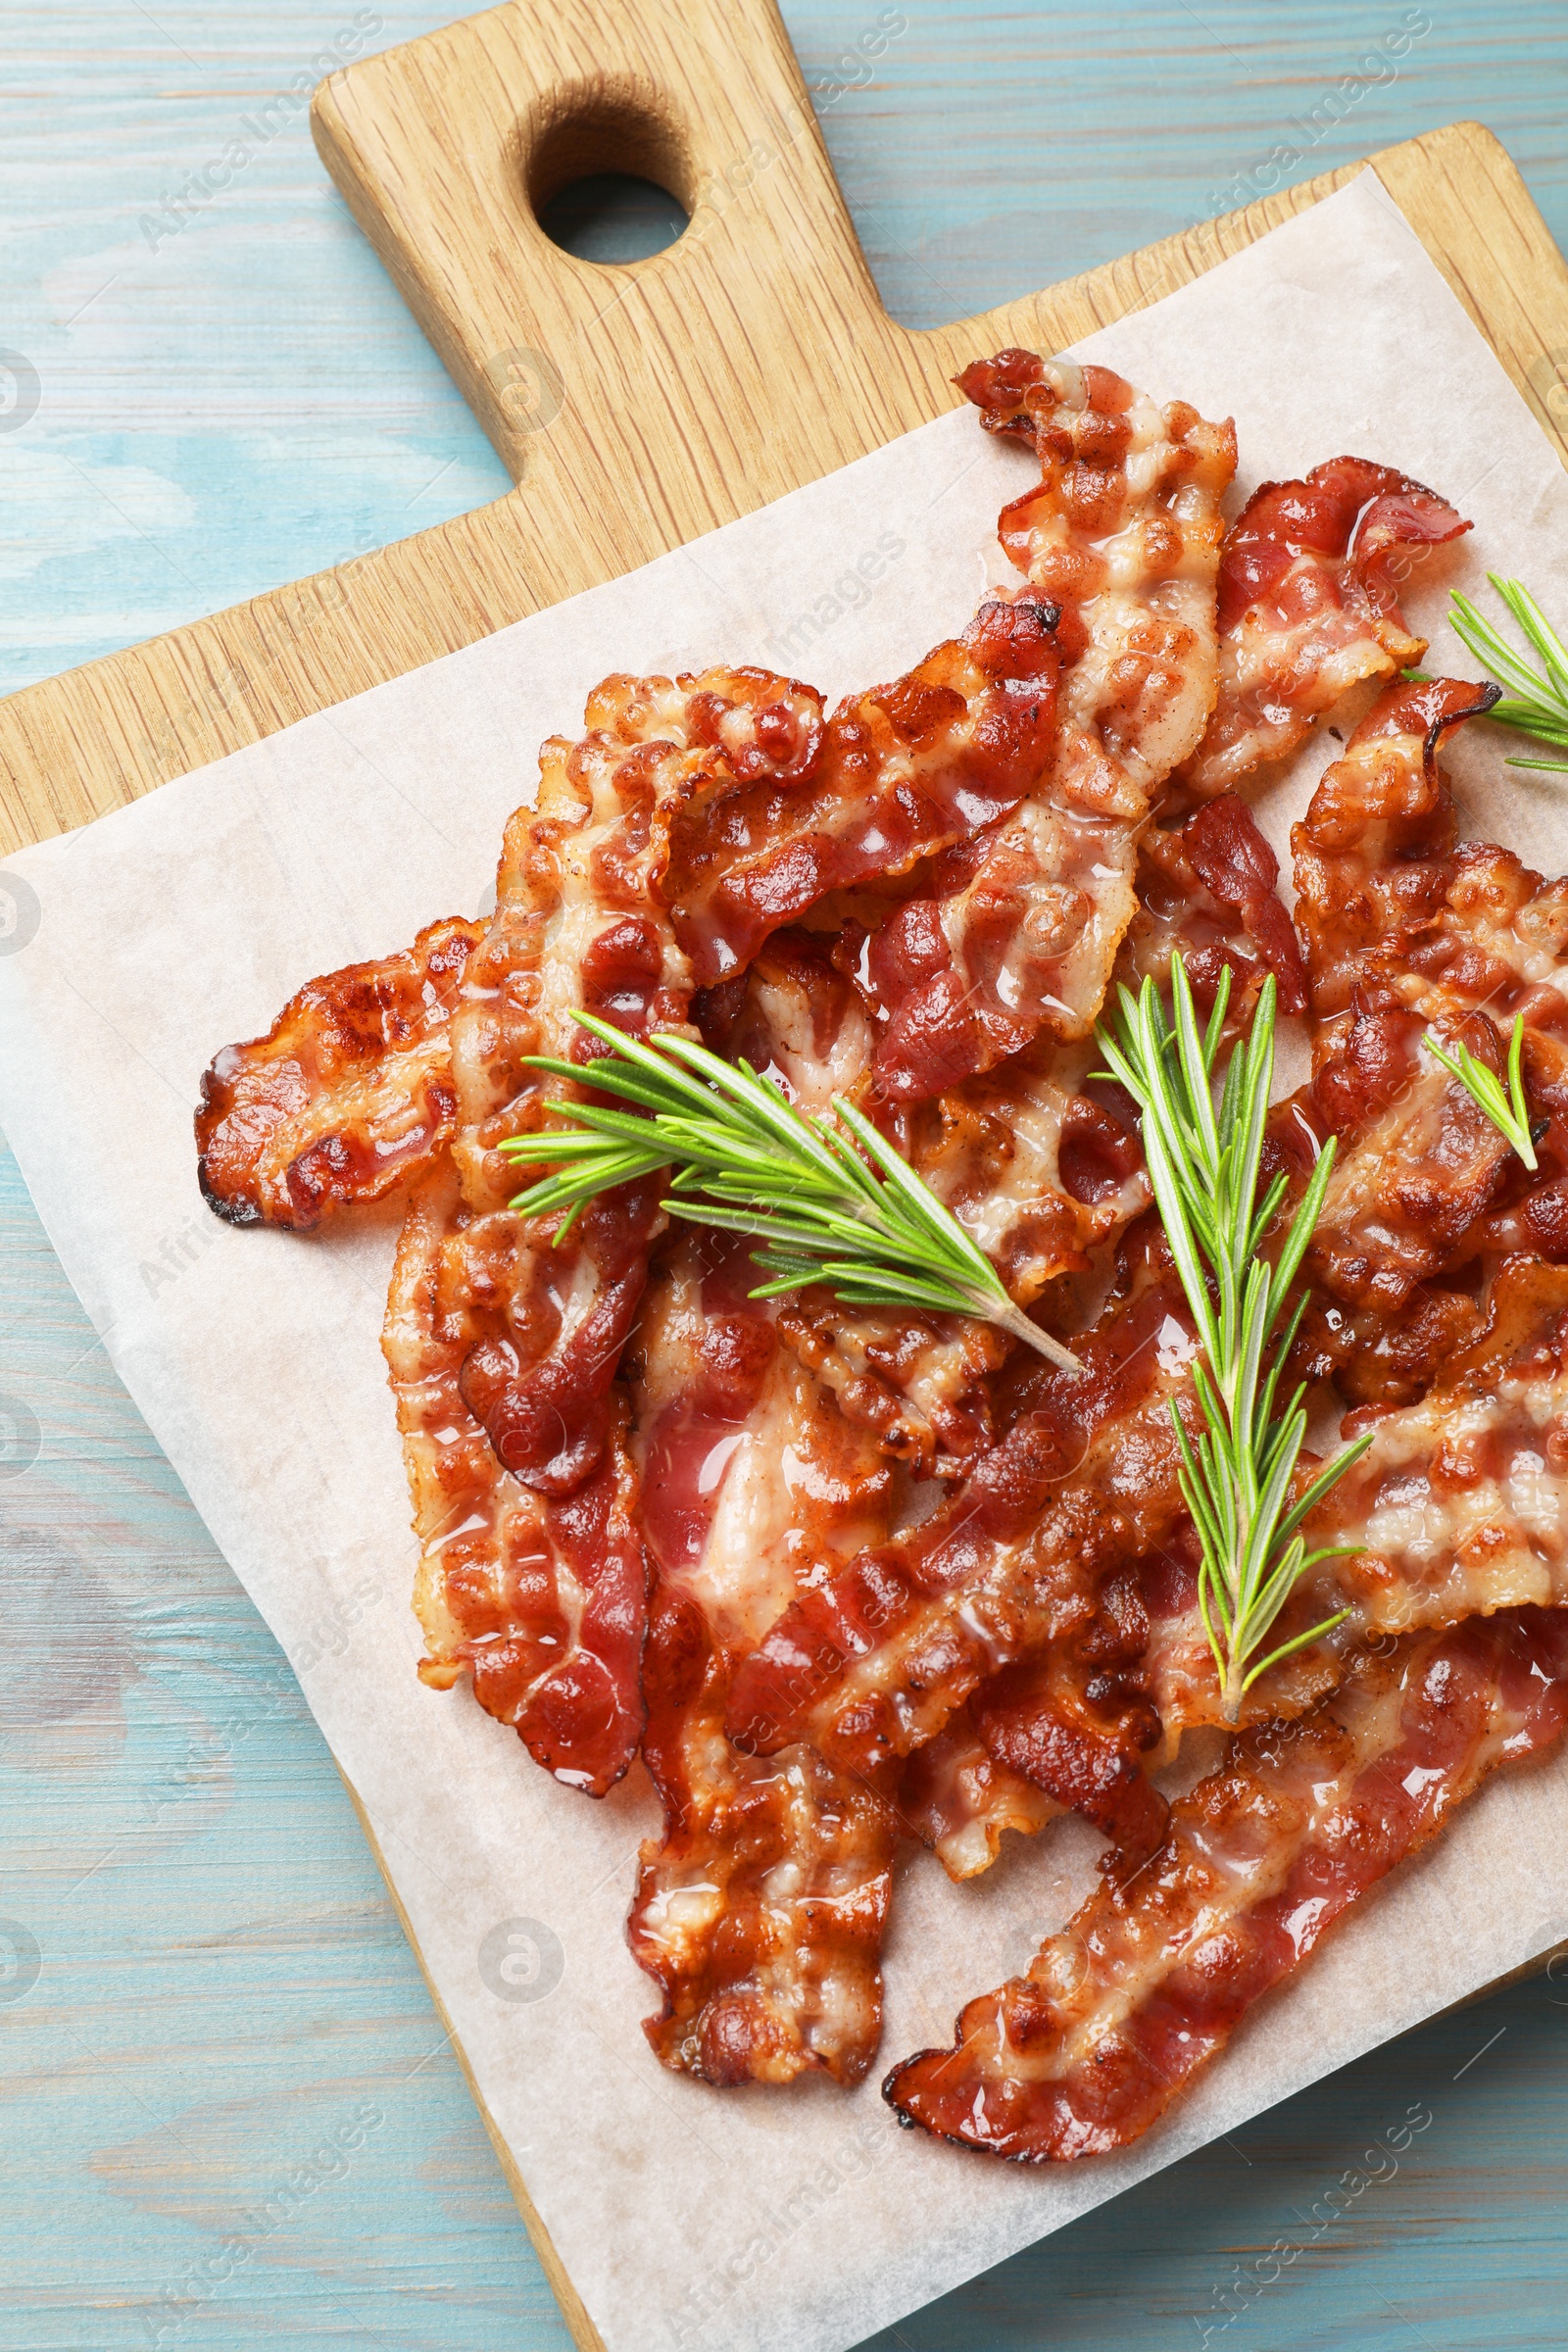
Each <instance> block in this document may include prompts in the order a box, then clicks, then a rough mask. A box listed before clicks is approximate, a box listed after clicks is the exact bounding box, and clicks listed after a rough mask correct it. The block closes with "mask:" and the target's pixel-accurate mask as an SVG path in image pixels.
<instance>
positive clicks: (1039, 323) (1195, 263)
mask: <svg viewBox="0 0 1568 2352" xmlns="http://www.w3.org/2000/svg"><path fill="white" fill-rule="evenodd" d="M496 14H513V12H496ZM1469 129H1472V131H1474V127H1469ZM1444 139H1448V141H1452V139H1460V141H1464V139H1467V131H1464V129H1460V131H1455V134H1439V139H1437V141H1415V143H1413V146H1410V148H1405V151H1392V153H1390V155H1385V158H1380V170H1382V174H1385V181H1387V183H1390V186H1392V188H1394V193H1397V195H1398V200H1401V202H1403V205H1405V210H1408V212H1410V217H1413V219H1415V217H1417V210H1420V207H1422V205H1425V202H1427V198H1432V219H1437V217H1439V214H1444V207H1448V214H1450V228H1452V245H1446V247H1444V249H1441V252H1439V259H1444V257H1446V254H1448V252H1467V249H1469V247H1474V242H1476V221H1479V217H1481V214H1486V217H1488V219H1491V207H1486V205H1484V207H1481V214H1479V212H1476V186H1474V170H1476V158H1474V155H1469V153H1464V155H1455V153H1450V155H1446V158H1439V155H1434V153H1429V151H1434V148H1437V146H1439V141H1444ZM1479 141H1481V160H1484V163H1486V155H1484V148H1486V134H1479ZM1491 146H1493V148H1495V143H1491ZM1495 153H1497V155H1499V151H1495ZM1401 158H1403V163H1401ZM1434 163H1441V172H1437V176H1434V172H1432V170H1429V165H1434ZM1398 172H1403V174H1405V186H1408V188H1410V193H1403V190H1401V186H1398ZM1345 176H1348V174H1345V172H1340V174H1333V176H1328V178H1326V181H1319V183H1314V186H1312V188H1304V190H1296V193H1293V195H1291V198H1281V200H1272V202H1269V205H1265V207H1253V214H1262V219H1260V221H1253V214H1249V217H1242V219H1237V221H1230V223H1222V225H1220V230H1218V233H1213V235H1203V233H1195V235H1187V237H1175V240H1166V245H1163V247H1152V249H1148V252H1145V254H1138V257H1131V259H1128V261H1126V264H1114V266H1109V269H1107V270H1096V272H1091V275H1089V277H1084V280H1077V282H1072V284H1067V287H1057V289H1054V292H1051V294H1046V296H1039V299H1032V301H1027V304H1013V306H1006V311H1002V313H995V316H992V318H990V319H985V322H968V324H964V327H956V329H945V334H938V336H926V339H919V341H921V365H919V388H921V390H924V393H926V395H929V398H931V400H933V402H936V407H921V410H919V414H917V417H907V418H906V421H919V417H924V414H936V410H941V407H943V405H948V402H950V395H948V390H945V386H943V381H941V376H943V371H945V369H948V367H950V365H953V363H955V360H956V358H964V355H968V353H971V351H973V348H976V339H983V341H990V343H995V341H1004V339H1025V341H1027V339H1034V341H1065V339H1067V336H1069V334H1079V331H1086V327H1091V324H1098V322H1104V319H1109V318H1116V316H1121V313H1124V311H1126V308H1133V306H1136V304H1138V301H1148V299H1154V296H1156V294H1161V292H1168V287H1171V284H1175V282H1185V277H1190V275H1195V272H1197V270H1199V269H1206V266H1208V264H1210V261H1213V259H1215V257H1218V254H1220V252H1230V249H1237V247H1239V245H1242V242H1249V240H1250V235H1255V233H1260V228H1262V225H1272V223H1274V219H1279V217H1284V214H1286V212H1293V210H1300V205H1302V202H1304V200H1312V195H1314V193H1321V190H1324V188H1328V186H1336V183H1340V181H1343V178H1345ZM1493 178H1495V183H1497V186H1495V195H1497V202H1499V212H1502V217H1504V219H1502V221H1493V230H1495V233H1497V235H1502V230H1504V228H1509V225H1511V230H1514V245H1511V247H1509V245H1507V240H1502V242H1499V247H1497V252H1499V254H1502V264H1499V269H1497V277H1499V284H1497V287H1493V284H1491V270H1479V272H1476V294H1474V296H1472V292H1469V277H1467V270H1464V269H1460V266H1450V269H1448V275H1450V282H1455V289H1457V292H1460V294H1462V299H1469V301H1472V316H1476V319H1479V324H1481V327H1484V329H1486V331H1488V334H1491V336H1493V341H1495V343H1497V348H1499V351H1502V353H1504V363H1507V365H1509V367H1511V371H1514V376H1516V381H1521V383H1526V386H1528V381H1531V367H1535V363H1538V360H1540V353H1543V351H1549V348H1561V318H1563V308H1561V304H1563V289H1561V264H1558V266H1556V275H1554V272H1551V270H1546V272H1544V277H1543V269H1540V261H1543V242H1540V240H1543V235H1544V233H1543V230H1540V221H1538V217H1535V212H1533V207H1531V205H1528V198H1523V207H1521V205H1519V202H1516V198H1519V195H1523V190H1521V183H1519V181H1516V176H1514V174H1511V167H1509V165H1507V160H1502V170H1497V172H1493ZM1413 198H1415V200H1413ZM1417 225H1420V223H1417ZM1422 235H1429V228H1427V225H1422ZM1464 237H1469V247H1467V245H1464ZM1429 242H1432V237H1429ZM1551 259H1556V257H1551ZM860 275H865V272H862V270H860ZM849 316H851V313H849V311H842V319H849ZM748 331H750V329H748ZM844 331H849V329H844ZM891 331H894V336H903V329H891ZM903 339H906V341H914V339H907V336H903ZM454 348H456V346H454ZM508 348H511V346H508ZM933 353H936V355H938V358H936V360H933V358H931V355H933ZM491 358H494V353H491ZM459 365H472V355H470V360H467V363H459ZM933 369H936V374H933ZM484 381H487V383H489V381H491V378H489V374H487V376H484ZM753 388H755V386H753ZM496 407H499V410H501V418H499V425H501V430H503V437H506V400H503V398H501V393H496ZM748 414H750V412H748ZM901 428H903V425H894V430H901ZM874 437H882V435H879V433H877V435H874ZM519 442H522V447H519V449H517V459H519V464H517V466H515V470H519V472H522V470H524V468H526V459H529V454H531V447H534V435H519ZM867 445H870V442H867ZM686 447H691V442H686ZM773 447H776V442H773V437H771V435H766V433H764V435H761V442H757V435H753V437H750V442H748V445H745V447H741V445H738V454H741V457H743V459H745V454H748V449H750V454H753V457H757V452H760V449H761V459H771V452H773ZM842 454H856V452H854V449H849V452H842ZM842 454H837V457H830V459H827V464H839V461H842ZM811 464H813V470H820V464H818V461H815V457H813V459H811ZM620 480H625V475H623V477H620ZM780 487H788V484H780ZM729 492H733V494H738V496H743V499H745V504H757V496H764V494H768V496H771V494H773V492H771V489H768V492H757V482H755V475H753V472H745V477H743V480H741V482H738V484H733V482H731V484H729ZM508 508H515V501H513V499H508V501H503V504H501V508H491V511H487V513H489V515H501V513H503V511H508ZM736 511H743V508H741V506H738V508H736ZM670 515H672V517H674V501H672V504H670ZM472 519H477V517H466V522H472ZM665 519H670V517H665ZM674 519H679V517H674ZM717 519H721V517H717ZM529 527H531V524H529ZM661 527H662V524H661ZM701 527H706V524H701ZM459 529H461V527H459V524H454V527H449V534H459ZM511 529H513V531H517V529H522V522H519V519H517V515H513V524H511ZM428 536H432V539H435V536H444V534H428ZM667 543H672V541H667ZM418 546H423V541H414V543H409V548H418ZM397 553H405V551H397ZM592 553H595V560H597V553H600V551H592ZM447 563H449V564H452V571H449V574H447V590H449V593H452V595H456V588H459V586H467V583H466V578H464V563H461V558H454V555H452V548H447ZM612 569H620V564H612ZM435 576H437V578H440V576H442V566H437V574H435ZM595 576H609V574H595ZM336 581H341V574H334V576H324V581H318V583H306V588H303V590H299V593H296V607H294V610H291V612H287V610H282V598H289V590H284V593H282V598H277V600H270V598H268V600H259V602H261V605H264V607H279V623H282V633H279V637H277V647H282V652H272V649H270V645H268V640H266V637H261V645H259V649H256V652H254V657H252V668H247V665H244V659H242V654H244V649H242V654H240V659H230V657H225V654H223V649H221V647H200V649H195V652H193V654H190V657H188V661H186V657H183V654H178V657H176V654H174V645H176V640H160V645H163V647H167V649H172V659H174V665H176V680H178V682H176V694H181V696H186V701H200V704H205V706H207V715H209V717H212V719H214V724H217V727H219V731H221V729H223V727H228V724H230V722H232V719H235V708H237V706H240V704H242V701H244V699H247V696H252V694H254V692H256V689H259V687H266V689H268V694H270V692H272V687H287V689H289V692H303V687H301V682H299V680H296V677H294V670H291V668H289V670H287V675H284V677H272V672H275V670H279V668H284V652H287V654H289V661H291V652H294V647H296V642H299V640H306V654H311V652H315V654H318V657H319V665H322V668H329V663H331V659H334V652H336V616H338V613H341V607H343V598H341V593H338V588H336V586H334V583H336ZM409 581H412V586H414V593H417V595H425V593H428V588H430V578H428V576H423V574H409ZM405 586H407V583H405V581H400V578H393V581H390V588H388V595H390V590H393V588H395V590H397V593H402V588H405ZM508 586H511V588H513V590H517V583H515V581H511V574H508ZM487 593H489V583H484V593H479V595H477V598H475V602H477V607H484V595H487ZM517 593H524V595H531V598H534V602H524V605H519V607H517V610H536V605H538V602H546V600H548V598H546V595H541V593H538V574H536V576H531V578H529V581H526V583H524V586H522V590H517ZM558 593H566V588H560V590H558ZM247 612H252V613H254V612H256V607H249V610H247ZM513 616H517V612H499V613H494V616H491V618H487V621H484V623H482V625H501V621H503V618H513ZM221 618H235V616H221ZM381 621H390V623H393V628H395V630H407V637H405V635H397V637H395V640H393V659H390V665H388V670H385V672H383V675H395V672H397V670H400V668H405V665H409V663H407V661H405V659H397V654H400V652H402V647H405V645H407V642H417V640H414V630H412V628H409V616H407V610H402V607H400V605H397V595H393V602H390V607H388V613H385V616H381ZM381 621H378V623H376V625H381ZM423 621H425V613H420V623H423ZM202 625H212V623H202ZM464 625H467V623H466V621H464ZM472 633H479V630H472ZM190 635H193V633H188V630H181V633H176V637H178V640H181V645H183V640H186V637H190ZM311 640H313V642H311ZM456 642H467V635H461V637H456ZM124 659H131V657H124ZM414 659H428V654H414ZM181 661H186V665H183V668H181ZM101 668H108V665H101ZM82 675H92V672H82ZM155 680H158V684H160V692H163V689H165V687H167V680H165V677H163V672H155ZM306 684H308V680H306ZM35 692H37V694H45V692H47V689H35ZM341 692H353V687H348V684H338V687H334V692H329V694H324V696H322V699H324V701H331V699H338V694H341ZM318 706H319V704H311V706H308V708H318ZM303 708H306V706H301V711H303ZM301 711H287V715H284V717H277V719H275V722H272V724H284V722H287V717H291V715H301ZM174 715H178V717H181V724H183V712H172V711H170V706H167V701H163V704H155V711H153V722H151V724H153V741H155V748H158V751H160V753H163V751H167V736H165V727H167V724H170V719H172V717H174ZM5 717H7V712H5V711H0V724H2V722H5ZM146 722H148V715H146V706H143V704H139V708H136V724H146ZM40 724H42V722H40ZM256 731H268V727H266V724H259V727H256ZM247 739H252V736H240V741H247ZM66 741H69V736H66ZM131 748H136V741H134V739H131ZM219 748H232V746H230V743H228V741H221V743H219ZM202 755H205V758H212V755H217V753H214V751H207V753H202ZM186 764H190V762H188V760H183V758H181V760H174V764H172V766H167V769H165V771H178V769H181V766H186ZM153 781H158V776H155V774H146V776H141V781H139V783H136V788H146V786H148V783H153ZM94 788H96V786H94ZM124 798H129V795H124ZM59 821H61V818H57V823H59ZM66 821H75V818H66ZM57 823H49V825H42V828H40V830H54V828H57ZM508 2171H511V2166H508ZM515 2185H517V2182H515ZM578 2317H581V2312H578ZM578 2340H581V2342H597V2338H595V2335H592V2333H588V2335H578Z"/></svg>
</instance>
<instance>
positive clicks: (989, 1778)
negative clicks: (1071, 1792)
mask: <svg viewBox="0 0 1568 2352" xmlns="http://www.w3.org/2000/svg"><path fill="white" fill-rule="evenodd" d="M898 1808H899V1819H900V1822H901V1825H902V1826H903V1828H905V1829H906V1830H907V1831H909V1832H910V1833H911V1834H912V1835H913V1836H914V1837H916V1838H919V1839H920V1840H921V1842H922V1843H923V1844H925V1845H928V1846H929V1847H930V1848H931V1850H932V1852H933V1853H934V1854H935V1855H936V1857H937V1859H938V1861H939V1862H940V1863H941V1864H942V1867H943V1869H944V1870H945V1871H946V1872H947V1874H948V1876H949V1878H950V1879H953V1880H955V1881H956V1882H957V1883H959V1884H960V1885H961V1883H962V1882H963V1881H964V1880H965V1879H973V1878H978V1877H979V1875H980V1873H981V1872H982V1871H986V1870H989V1869H990V1868H991V1865H992V1863H993V1862H995V1860H996V1859H997V1856H998V1854H999V1853H1000V1852H1001V1850H1002V1839H1003V1836H1004V1834H1005V1832H1006V1831H1007V1830H1016V1831H1017V1833H1018V1834H1019V1836H1020V1837H1023V1838H1032V1837H1033V1836H1034V1834H1035V1833H1036V1831H1037V1830H1042V1829H1044V1828H1045V1826H1046V1823H1047V1822H1048V1821H1054V1820H1055V1819H1056V1818H1057V1816H1058V1815H1059V1814H1060V1813H1061V1811H1062V1809H1063V1808H1062V1807H1061V1806H1060V1805H1059V1804H1058V1803H1057V1802H1056V1800H1055V1798H1054V1797H1053V1796H1048V1795H1047V1793H1046V1791H1045V1789H1041V1788H1039V1787H1037V1786H1036V1784H1035V1783H1034V1782H1033V1781H1029V1780H1025V1779H1024V1778H1023V1777H1022V1775H1021V1774H1019V1773H1015V1772H1009V1771H1008V1769H1007V1767H1006V1766H1005V1764H999V1763H998V1762H997V1760H996V1758H995V1756H993V1754H992V1753H991V1750H990V1749H989V1748H988V1747H987V1746H986V1744H985V1742H984V1740H982V1739H981V1737H980V1735H979V1733H978V1732H977V1731H976V1729H975V1725H974V1718H973V1716H972V1715H971V1714H970V1712H969V1709H968V1708H967V1707H966V1706H965V1707H960V1708H959V1709H958V1711H957V1713H956V1715H954V1716H953V1717H952V1718H951V1720H950V1721H949V1723H948V1725H947V1728H946V1730H944V1731H941V1732H939V1733H938V1734H937V1736H936V1738H935V1739H934V1740H928V1741H927V1742H926V1744H925V1746H924V1747H919V1748H916V1749H915V1751H914V1753H913V1755H911V1756H910V1757H909V1758H908V1760H907V1763H906V1765H905V1768H904V1776H903V1779H902V1780H901V1781H900V1783H899V1796H898Z"/></svg>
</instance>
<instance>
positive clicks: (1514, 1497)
mask: <svg viewBox="0 0 1568 2352" xmlns="http://www.w3.org/2000/svg"><path fill="white" fill-rule="evenodd" d="M1365 1418H1366V1419H1367V1421H1368V1423H1369V1425H1370V1427H1371V1430H1372V1444H1371V1446H1370V1447H1369V1449H1368V1450H1367V1452H1366V1453H1365V1454H1363V1455H1362V1457H1361V1459H1360V1461H1358V1462H1357V1463H1356V1464H1355V1466H1354V1468H1353V1469H1351V1470H1350V1471H1349V1472H1348V1474H1347V1476H1346V1477H1345V1478H1344V1479H1343V1480H1342V1481H1341V1483H1340V1485H1339V1486H1338V1487H1337V1488H1335V1490H1334V1491H1333V1493H1332V1494H1331V1495H1329V1496H1328V1497H1327V1498H1326V1499H1325V1501H1324V1502H1323V1504H1322V1505H1321V1506H1320V1508H1319V1510H1318V1512H1317V1513H1316V1514H1315V1517H1314V1529H1318V1528H1320V1529H1321V1530H1322V1533H1321V1534H1318V1533H1314V1536H1313V1542H1314V1543H1325V1544H1348V1545H1352V1546H1354V1552H1353V1556H1352V1557H1350V1558H1348V1559H1347V1560H1343V1561H1341V1562H1340V1563H1339V1564H1338V1567H1337V1571H1336V1582H1337V1584H1338V1586H1339V1587H1340V1589H1341V1590H1342V1591H1343V1593H1344V1594H1345V1597H1346V1599H1348V1600H1350V1601H1351V1602H1352V1603H1353V1604H1354V1606H1355V1609H1356V1619H1357V1625H1358V1627H1359V1628H1360V1629H1361V1630H1362V1631H1363V1632H1366V1631H1378V1632H1384V1631H1392V1632H1395V1633H1405V1632H1409V1631H1411V1630H1412V1629H1414V1628H1416V1627H1421V1626H1432V1625H1437V1626H1444V1625H1451V1624H1454V1623H1456V1622H1457V1621H1458V1620H1459V1619H1460V1618H1462V1617H1467V1616H1490V1615H1491V1614H1492V1613H1493V1612H1494V1611H1495V1610H1497V1609H1506V1608H1514V1607H1517V1606H1520V1605H1522V1604H1523V1603H1525V1602H1538V1603H1541V1604H1543V1605H1545V1606H1548V1607H1560V1606H1562V1605H1564V1604H1568V1267H1563V1266H1547V1265H1544V1264H1542V1263H1541V1261H1540V1260H1539V1259H1536V1258H1529V1257H1517V1258H1512V1259H1510V1260H1509V1261H1508V1262H1507V1263H1506V1264H1505V1265H1504V1266H1503V1267H1502V1268H1501V1270H1500V1272H1499V1273H1498V1275H1497V1277H1496V1279H1495V1282H1494V1284H1493V1286H1492V1292H1491V1296H1490V1298H1489V1300H1488V1316H1487V1324H1486V1328H1485V1329H1484V1331H1483V1332H1482V1333H1481V1335H1480V1336H1479V1337H1478V1338H1476V1339H1474V1340H1473V1341H1472V1342H1471V1343H1470V1345H1469V1346H1467V1347H1465V1348H1461V1349H1460V1350H1458V1351H1457V1353H1456V1354H1455V1355H1454V1356H1453V1357H1452V1358H1451V1359H1450V1361H1449V1362H1448V1363H1446V1365H1444V1366H1443V1367H1442V1369H1441V1371H1440V1373H1439V1374H1438V1377H1437V1380H1436V1381H1435V1383H1434V1385H1433V1387H1432V1388H1431V1389H1429V1390H1428V1392H1427V1394H1426V1395H1425V1397H1423V1398H1422V1399H1421V1400H1420V1402H1419V1403H1416V1404H1411V1405H1407V1406H1406V1407H1404V1408H1403V1409H1402V1410H1400V1411H1395V1412H1384V1413H1376V1414H1372V1415H1368V1416H1366V1417H1365ZM1353 1426H1354V1425H1353V1424H1352V1427H1353Z"/></svg>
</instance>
